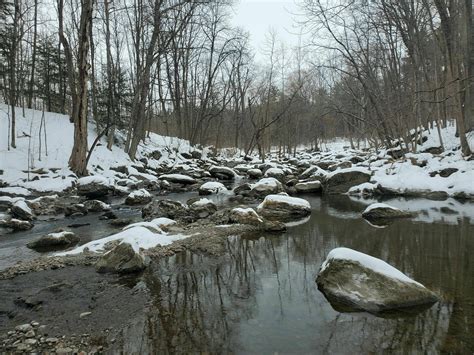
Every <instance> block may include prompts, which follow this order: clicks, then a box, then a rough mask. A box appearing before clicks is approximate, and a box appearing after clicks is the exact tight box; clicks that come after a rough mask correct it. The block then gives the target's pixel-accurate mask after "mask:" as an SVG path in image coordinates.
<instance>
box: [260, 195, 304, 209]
mask: <svg viewBox="0 0 474 355" xmlns="http://www.w3.org/2000/svg"><path fill="white" fill-rule="evenodd" d="M269 202H277V203H285V204H287V205H291V206H299V207H303V208H311V205H310V203H309V202H308V201H306V200H305V199H302V198H299V197H291V196H288V195H267V196H266V197H265V199H264V200H263V202H262V203H261V204H260V205H259V206H258V207H257V208H259V209H261V208H264V206H265V204H266V203H269Z"/></svg>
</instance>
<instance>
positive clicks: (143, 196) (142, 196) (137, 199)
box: [125, 189, 152, 205]
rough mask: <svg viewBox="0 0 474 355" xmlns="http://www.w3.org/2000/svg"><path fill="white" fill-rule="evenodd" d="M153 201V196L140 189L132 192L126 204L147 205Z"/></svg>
mask: <svg viewBox="0 0 474 355" xmlns="http://www.w3.org/2000/svg"><path fill="white" fill-rule="evenodd" d="M151 200H152V196H151V194H150V193H149V192H148V191H147V190H145V189H140V190H136V191H133V192H131V193H130V194H129V195H128V196H127V198H126V199H125V204H127V205H143V204H145V203H148V202H150V201H151Z"/></svg>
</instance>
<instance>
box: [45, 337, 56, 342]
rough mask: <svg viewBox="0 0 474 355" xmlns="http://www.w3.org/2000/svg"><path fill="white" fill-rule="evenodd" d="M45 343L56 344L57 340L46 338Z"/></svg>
mask: <svg viewBox="0 0 474 355" xmlns="http://www.w3.org/2000/svg"><path fill="white" fill-rule="evenodd" d="M46 342H47V343H57V342H58V338H54V337H51V338H46Z"/></svg>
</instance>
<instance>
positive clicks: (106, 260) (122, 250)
mask: <svg viewBox="0 0 474 355" xmlns="http://www.w3.org/2000/svg"><path fill="white" fill-rule="evenodd" d="M145 268H146V263H145V260H144V258H143V257H142V256H141V255H140V254H139V253H137V252H135V250H134V249H133V247H132V246H131V245H130V244H129V243H125V242H122V243H120V244H119V245H117V246H116V247H115V248H113V249H112V250H110V251H109V252H108V253H106V254H104V255H102V256H101V257H100V259H99V260H98V261H97V263H96V265H95V269H96V271H97V272H100V273H105V272H114V273H119V274H127V273H133V272H138V271H141V270H143V269H145Z"/></svg>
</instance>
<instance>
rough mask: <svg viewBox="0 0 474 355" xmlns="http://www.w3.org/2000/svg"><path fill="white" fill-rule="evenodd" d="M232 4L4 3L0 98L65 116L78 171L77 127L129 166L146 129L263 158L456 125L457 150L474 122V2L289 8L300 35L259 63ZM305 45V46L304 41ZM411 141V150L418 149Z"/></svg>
mask: <svg viewBox="0 0 474 355" xmlns="http://www.w3.org/2000/svg"><path fill="white" fill-rule="evenodd" d="M232 6H233V4H232V1H221V0H219V1H198V2H196V1H158V0H157V1H143V0H136V1H128V0H123V1H122V0H116V1H104V2H102V1H100V2H94V1H92V0H90V1H64V0H62V1H59V0H58V1H48V0H46V1H45V0H43V1H40V0H31V1H30V0H22V1H15V2H10V1H8V0H2V3H1V4H0V21H1V22H0V24H1V27H0V28H1V43H0V90H1V95H2V98H3V101H4V102H5V103H8V104H9V105H10V106H11V107H12V108H11V110H10V111H9V122H10V131H9V132H2V134H3V135H4V138H3V139H8V142H9V147H11V149H15V145H16V143H15V140H16V135H17V134H18V132H16V129H15V120H16V117H15V116H16V114H15V111H14V110H13V107H16V106H19V107H26V108H34V109H37V110H44V111H49V112H60V113H64V114H68V115H69V116H70V119H71V121H72V122H74V124H75V133H74V142H75V144H74V147H75V148H74V150H73V154H72V155H71V159H70V164H71V167H72V169H73V170H74V171H75V172H76V173H78V174H84V173H85V171H86V166H85V160H86V157H87V151H88V149H89V145H90V144H91V142H87V136H86V135H84V133H82V134H81V132H84V131H85V130H86V126H87V124H92V125H95V126H96V131H97V134H98V135H105V136H107V137H108V144H109V148H110V146H111V145H112V144H113V140H114V132H115V130H125V131H126V132H127V133H126V134H127V139H126V142H125V145H124V149H125V151H126V152H127V153H128V154H129V156H130V157H131V158H132V159H133V158H135V155H136V150H137V146H138V144H139V142H140V141H142V140H143V139H144V138H145V137H147V134H148V133H149V132H159V133H160V134H165V135H168V136H177V137H180V138H183V139H186V140H189V141H190V142H191V144H201V145H203V146H206V145H213V146H215V147H216V148H221V147H229V146H232V147H238V148H241V149H243V150H244V151H245V152H246V153H247V154H249V153H251V152H253V151H258V152H259V153H260V155H264V153H265V152H268V151H269V150H270V149H271V147H278V149H279V150H280V151H283V152H294V151H295V149H296V148H297V146H298V145H301V144H306V145H311V146H314V147H317V146H318V144H319V142H321V141H322V140H325V139H328V138H333V137H337V136H347V137H349V138H350V140H351V145H352V146H353V147H354V146H357V145H358V144H359V142H360V141H361V140H369V141H370V144H371V145H372V146H378V145H382V144H383V145H386V146H393V145H394V141H395V140H397V139H399V138H404V139H405V141H406V142H407V143H408V142H410V140H411V139H414V140H415V141H416V140H417V139H415V138H412V135H411V134H410V132H411V130H414V129H416V127H420V126H425V127H428V126H430V125H431V127H432V128H433V122H437V123H438V125H437V127H438V129H439V128H441V127H443V126H446V124H447V121H448V120H451V119H454V120H456V123H457V134H458V136H459V139H460V142H461V146H462V150H463V152H464V154H465V155H470V148H469V145H468V144H467V141H466V134H468V132H470V131H471V129H472V128H473V126H474V100H473V99H472V97H471V95H472V93H471V91H472V88H471V84H472V81H473V75H474V74H473V72H474V39H473V38H474V34H473V32H472V4H471V2H470V1H461V0H419V1H412V0H403V1H390V0H377V1H364V0H360V1H354V0H344V1H315V0H305V1H301V2H300V3H299V6H300V10H301V13H300V14H298V17H297V20H298V21H299V25H300V26H301V33H303V32H304V33H305V34H309V40H306V41H305V43H303V41H300V43H297V44H296V45H293V46H291V47H290V46H285V45H284V44H283V43H281V42H280V41H279V39H278V37H277V36H276V34H275V33H274V32H272V31H271V30H269V32H268V34H267V41H266V43H265V46H264V47H265V48H263V55H264V58H265V60H264V63H265V64H264V65H261V64H259V63H256V62H255V61H254V53H253V52H252V49H251V48H249V45H248V36H249V35H250V34H249V33H246V32H245V30H244V29H241V28H233V27H232V26H230V25H229V16H230V15H231V8H232ZM306 42H307V43H306ZM415 146H416V144H415V145H414V146H413V147H415Z"/></svg>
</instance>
